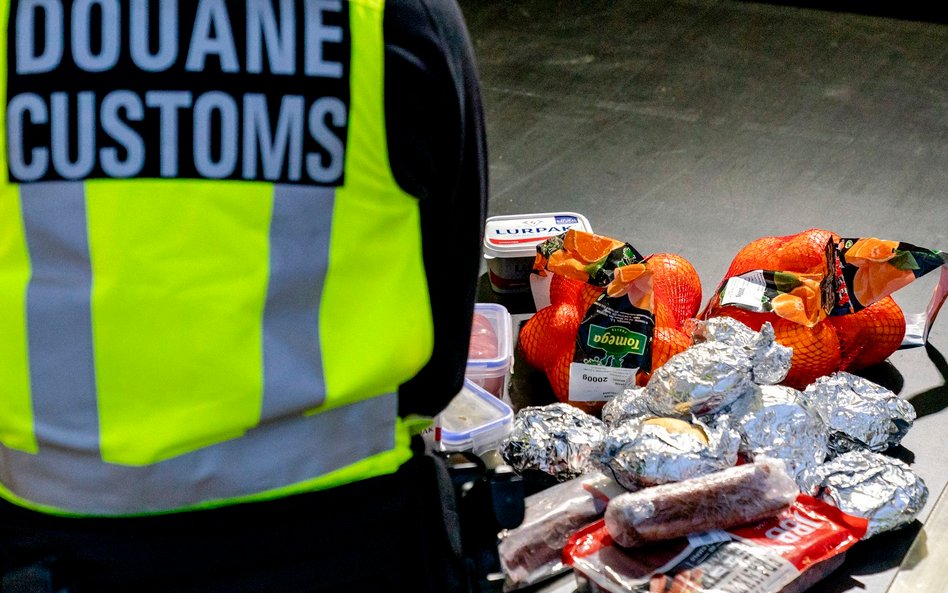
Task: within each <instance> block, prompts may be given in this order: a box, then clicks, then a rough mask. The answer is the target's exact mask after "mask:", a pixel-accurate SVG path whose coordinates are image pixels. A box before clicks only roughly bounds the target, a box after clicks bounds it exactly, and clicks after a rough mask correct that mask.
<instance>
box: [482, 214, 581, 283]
mask: <svg viewBox="0 0 948 593" xmlns="http://www.w3.org/2000/svg"><path fill="white" fill-rule="evenodd" d="M569 229H578V230H581V231H585V232H587V233H591V232H592V229H591V228H590V226H589V221H588V220H587V219H586V217H585V216H583V215H582V214H577V213H575V212H547V213H543V214H511V215H508V216H492V217H490V218H488V219H487V224H486V226H485V228H484V259H486V260H487V271H488V272H487V273H488V277H489V279H490V286H491V288H492V289H493V290H494V292H496V293H499V294H506V293H516V292H526V291H528V290H530V270H531V269H532V268H533V260H534V259H535V257H536V254H537V250H536V247H537V245H539V244H540V243H542V242H543V241H544V240H546V239H548V238H550V237H553V236H556V235H559V234H562V233H565V232H566V231H568V230H569Z"/></svg>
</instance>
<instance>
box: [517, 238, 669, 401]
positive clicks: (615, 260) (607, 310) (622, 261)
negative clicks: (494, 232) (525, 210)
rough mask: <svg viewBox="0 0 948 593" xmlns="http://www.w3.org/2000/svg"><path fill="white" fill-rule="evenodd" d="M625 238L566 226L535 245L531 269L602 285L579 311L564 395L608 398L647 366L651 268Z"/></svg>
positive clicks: (652, 325)
mask: <svg viewBox="0 0 948 593" xmlns="http://www.w3.org/2000/svg"><path fill="white" fill-rule="evenodd" d="M644 259H645V258H644V257H643V256H642V254H640V253H639V252H638V251H637V250H636V249H635V248H634V247H632V246H631V245H629V244H628V243H623V242H621V241H617V240H615V239H611V238H609V237H603V236H601V235H594V234H591V233H585V232H583V231H577V230H570V231H567V232H566V233H565V234H563V235H559V236H557V237H553V238H551V239H548V240H547V241H545V242H544V243H542V244H540V245H539V246H538V247H537V258H536V260H535V262H534V271H536V272H537V273H540V274H545V273H553V274H559V275H562V276H565V277H567V278H570V279H572V280H577V281H580V282H584V283H587V284H589V285H592V286H598V287H603V288H604V291H603V293H602V295H600V296H599V297H598V298H597V299H596V300H594V301H592V302H591V303H590V304H589V306H588V308H587V309H586V310H585V311H583V312H582V315H583V316H582V321H581V323H580V325H579V329H578V331H577V333H576V341H575V346H574V349H573V357H572V362H571V364H570V369H569V399H570V400H571V401H582V402H597V401H604V400H608V399H610V398H611V397H614V396H615V395H618V394H620V393H622V391H623V390H624V389H626V388H627V387H628V386H629V385H631V384H634V382H635V376H636V373H637V372H638V371H639V370H640V369H641V370H645V371H648V370H650V362H651V345H652V337H653V335H654V331H655V302H654V293H653V290H652V277H651V272H650V271H649V270H648V268H647V266H646V265H645V264H644V263H643V261H644Z"/></svg>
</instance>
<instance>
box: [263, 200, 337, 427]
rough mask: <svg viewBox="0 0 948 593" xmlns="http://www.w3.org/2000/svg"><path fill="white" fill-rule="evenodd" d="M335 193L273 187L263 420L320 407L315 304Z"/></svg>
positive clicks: (323, 271) (322, 390)
mask: <svg viewBox="0 0 948 593" xmlns="http://www.w3.org/2000/svg"><path fill="white" fill-rule="evenodd" d="M335 195H336V192H335V190H334V188H331V187H325V188H323V187H307V186H298V185H297V186H294V185H275V186H274V187H273V214H272V218H271V222H270V283H269V285H268V287H267V300H266V304H265V305H264V310H263V417H264V418H276V417H279V416H282V415H284V414H287V413H298V411H299V410H301V409H304V410H305V409H307V408H313V407H316V406H318V405H320V404H322V403H323V401H324V399H325V394H326V382H325V378H324V377H323V362H322V354H321V353H320V351H319V330H318V328H319V300H320V297H321V296H322V289H323V278H324V277H325V275H326V267H327V266H328V262H329V231H330V229H331V227H332V216H331V215H330V213H331V212H332V209H333V205H334V200H335Z"/></svg>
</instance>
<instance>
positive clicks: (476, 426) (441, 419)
mask: <svg viewBox="0 0 948 593" xmlns="http://www.w3.org/2000/svg"><path fill="white" fill-rule="evenodd" d="M512 429H513V408H511V407H510V406H508V405H507V404H506V403H504V402H503V401H501V400H500V399H498V398H496V397H494V396H493V395H491V394H490V393H488V392H486V391H484V390H483V389H481V387H480V386H478V385H477V384H475V383H473V382H472V381H470V380H469V379H465V380H464V387H463V388H462V389H461V391H460V393H458V394H457V395H456V396H454V399H452V400H451V403H449V404H448V406H447V407H446V408H445V409H444V410H442V411H441V413H440V414H438V417H437V418H436V420H435V443H436V444H437V445H438V447H439V448H440V449H441V450H443V451H473V452H474V454H475V455H480V454H481V453H484V452H485V451H490V450H491V449H494V448H497V447H498V446H499V445H500V443H501V442H502V441H503V440H504V438H506V437H507V435H509V434H510V431H511V430H512Z"/></svg>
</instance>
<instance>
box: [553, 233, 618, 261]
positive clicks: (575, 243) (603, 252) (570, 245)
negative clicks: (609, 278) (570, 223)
mask: <svg viewBox="0 0 948 593" xmlns="http://www.w3.org/2000/svg"><path fill="white" fill-rule="evenodd" d="M622 245H623V243H622V242H621V241H616V240H615V239H610V238H609V237H603V236H601V235H594V234H592V233H585V232H583V231H577V230H576V229H570V230H568V231H566V236H565V237H563V249H565V250H566V251H568V252H569V253H570V254H571V255H573V256H574V257H576V258H577V259H579V260H580V261H582V262H583V263H586V264H591V263H593V262H597V261H599V260H601V259H603V258H604V257H606V256H607V255H609V253H610V252H611V251H612V250H613V249H615V248H617V247H621V246H622Z"/></svg>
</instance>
